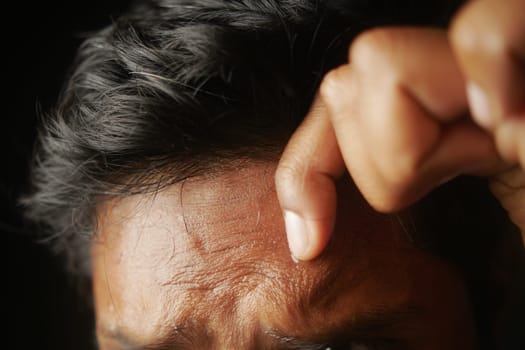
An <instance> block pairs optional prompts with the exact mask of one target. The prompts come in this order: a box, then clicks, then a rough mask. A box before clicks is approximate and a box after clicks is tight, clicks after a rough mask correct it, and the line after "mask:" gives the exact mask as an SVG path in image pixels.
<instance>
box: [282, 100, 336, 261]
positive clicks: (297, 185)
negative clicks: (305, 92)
mask: <svg viewBox="0 0 525 350" xmlns="http://www.w3.org/2000/svg"><path fill="white" fill-rule="evenodd" d="M343 171H344V163H343V159H342V156H341V153H340V151H339V148H338V145H337V141H336V138H335V133H334V130H333V128H332V125H331V123H330V119H329V117H328V116H327V114H326V108H325V106H324V105H323V103H322V102H321V100H320V99H319V98H317V99H316V100H315V101H314V103H313V105H312V107H311V109H310V112H309V113H308V115H307V116H306V118H305V120H304V121H303V123H302V124H301V125H300V127H299V128H298V129H297V131H296V132H295V133H294V134H293V136H292V138H291V139H290V141H289V143H288V145H287V146H286V148H285V150H284V153H283V155H282V157H281V160H280V161H279V165H278V167H277V171H276V174H275V183H276V189H277V196H278V199H279V203H280V205H281V208H282V210H283V213H284V219H285V225H286V234H287V238H288V244H289V247H290V250H291V253H292V257H293V258H294V259H296V260H311V259H313V258H315V257H317V256H318V255H319V254H320V253H321V251H322V250H323V249H324V248H325V246H326V245H327V243H328V241H329V240H330V236H331V234H332V230H333V227H334V222H335V217H336V202H337V195H336V188H335V179H336V178H337V177H339V176H341V174H342V173H343Z"/></svg>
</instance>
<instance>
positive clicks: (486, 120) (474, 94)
mask: <svg viewBox="0 0 525 350" xmlns="http://www.w3.org/2000/svg"><path fill="white" fill-rule="evenodd" d="M467 96H468V100H469V105H470V111H471V112H472V117H473V118H474V120H475V121H476V123H478V124H479V125H480V126H481V127H483V128H485V129H491V128H492V126H493V123H494V120H493V117H492V115H491V108H490V104H489V99H488V96H487V94H486V93H485V92H484V91H483V89H481V88H480V87H479V86H478V85H476V84H475V83H472V82H468V83H467Z"/></svg>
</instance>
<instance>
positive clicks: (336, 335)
mask: <svg viewBox="0 0 525 350" xmlns="http://www.w3.org/2000/svg"><path fill="white" fill-rule="evenodd" d="M420 311H421V309H420V308H419V307H416V306H413V305H405V306H402V307H399V308H395V309H391V308H385V307H382V306H377V307H375V308H373V309H371V310H367V311H366V312H362V313H360V314H358V315H351V316H350V317H349V318H347V319H345V320H343V321H341V322H340V323H339V324H337V325H336V326H335V327H333V328H332V329H329V330H327V331H326V332H325V334H320V335H316V336H291V335H286V334H283V333H281V332H280V331H278V330H275V329H270V330H267V331H265V332H264V334H265V335H266V336H267V337H269V338H270V339H271V340H273V341H274V342H275V343H276V344H275V345H277V346H279V348H283V349H286V350H299V349H300V350H324V349H326V347H329V346H331V345H332V346H333V345H334V344H335V345H337V344H342V343H349V342H352V341H363V340H366V339H370V340H374V338H377V337H378V334H380V333H382V332H384V331H385V330H389V329H394V327H395V326H396V325H399V323H402V322H403V321H405V322H406V321H407V320H410V319H411V318H412V317H413V316H414V315H416V314H418V313H420ZM103 334H104V335H105V336H106V337H108V338H109V339H111V340H113V341H116V342H117V343H118V344H119V346H120V348H121V349H122V350H182V349H188V348H189V347H191V346H194V345H195V344H194V341H195V340H196V339H199V337H197V335H198V334H196V331H195V329H193V328H184V327H176V328H175V329H174V330H173V331H171V332H170V335H169V336H168V337H167V338H165V339H162V340H160V341H159V342H156V343H154V344H149V345H139V344H137V343H136V342H135V341H133V340H132V339H131V338H129V337H128V336H126V335H125V334H124V333H121V332H119V331H111V332H110V331H107V332H104V331H103ZM379 340H380V341H383V340H385V341H392V340H395V339H384V338H383V339H379Z"/></svg>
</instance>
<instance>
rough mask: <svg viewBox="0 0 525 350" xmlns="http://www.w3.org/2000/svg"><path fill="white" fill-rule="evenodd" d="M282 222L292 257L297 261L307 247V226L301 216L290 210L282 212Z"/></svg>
mask: <svg viewBox="0 0 525 350" xmlns="http://www.w3.org/2000/svg"><path fill="white" fill-rule="evenodd" d="M284 222H285V226H286V236H287V237H288V246H289V247H290V251H291V253H292V259H293V260H294V261H295V262H297V261H299V260H300V258H301V256H303V255H304V254H305V253H306V250H307V249H308V227H307V225H306V222H305V221H304V219H303V218H301V217H300V216H299V215H297V214H296V213H294V212H291V211H285V212H284Z"/></svg>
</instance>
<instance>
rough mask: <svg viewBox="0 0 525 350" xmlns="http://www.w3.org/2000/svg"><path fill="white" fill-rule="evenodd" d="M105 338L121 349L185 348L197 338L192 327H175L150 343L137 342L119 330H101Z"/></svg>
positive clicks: (159, 349)
mask: <svg viewBox="0 0 525 350" xmlns="http://www.w3.org/2000/svg"><path fill="white" fill-rule="evenodd" d="M102 334H103V336H104V337H105V338H106V339H110V340H111V341H115V342H117V343H118V346H119V349H121V350H182V349H187V348H188V346H189V345H192V344H193V341H194V340H195V339H197V338H196V337H195V336H196V334H195V332H194V330H193V329H192V328H184V327H175V328H174V329H173V330H171V331H170V334H169V336H167V337H166V338H163V339H161V340H159V341H156V342H155V343H152V344H139V343H137V341H135V340H133V339H132V338H131V337H129V336H128V335H126V334H125V333H123V332H121V331H119V330H111V331H110V330H102Z"/></svg>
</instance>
